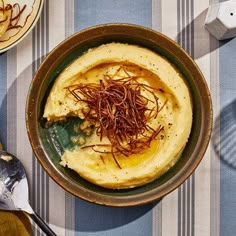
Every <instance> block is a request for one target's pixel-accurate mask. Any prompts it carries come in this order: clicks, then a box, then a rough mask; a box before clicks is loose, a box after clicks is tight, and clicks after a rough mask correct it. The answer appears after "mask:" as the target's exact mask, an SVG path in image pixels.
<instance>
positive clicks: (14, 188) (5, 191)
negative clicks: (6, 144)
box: [0, 144, 56, 236]
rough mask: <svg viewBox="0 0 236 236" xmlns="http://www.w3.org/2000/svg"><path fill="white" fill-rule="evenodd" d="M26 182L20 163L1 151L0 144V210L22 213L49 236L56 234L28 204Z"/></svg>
mask: <svg viewBox="0 0 236 236" xmlns="http://www.w3.org/2000/svg"><path fill="white" fill-rule="evenodd" d="M28 193H29V190H28V181H27V178H26V174H25V169H24V167H23V165H22V163H21V162H20V161H19V160H18V159H17V158H16V157H15V156H13V155H12V154H10V153H7V152H5V151H3V150H1V144H0V210H10V211H24V212H26V213H28V214H29V216H30V217H31V218H32V220H33V221H34V222H35V223H37V225H38V226H39V227H40V228H41V230H42V231H43V232H44V233H45V234H46V235H49V236H56V234H55V233H54V232H53V231H52V229H50V228H49V226H48V225H47V224H46V223H45V222H44V221H43V219H42V218H41V217H40V216H39V215H37V214H36V213H35V212H34V211H33V209H32V208H31V206H30V204H29V199H28V195H29V194H28Z"/></svg>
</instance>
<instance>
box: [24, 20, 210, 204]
mask: <svg viewBox="0 0 236 236" xmlns="http://www.w3.org/2000/svg"><path fill="white" fill-rule="evenodd" d="M119 27H123V28H130V29H131V28H132V29H133V30H138V31H144V32H146V33H148V34H150V35H153V36H155V35H156V36H158V37H160V38H162V39H164V40H166V41H168V43H169V44H170V45H171V46H172V47H174V48H175V49H176V50H178V54H179V55H181V56H183V58H184V60H185V61H186V63H190V64H191V65H192V66H193V67H194V69H195V73H196V74H197V75H198V77H200V78H201V79H200V80H199V81H197V83H200V84H201V86H202V87H203V88H204V90H205V97H204V99H205V101H206V102H207V104H204V105H205V107H206V108H207V109H206V108H205V109H204V107H203V105H202V104H200V105H201V110H202V111H204V112H205V115H206V114H207V115H206V116H203V114H202V117H201V118H202V122H203V123H202V126H201V132H203V131H204V139H203V140H200V141H199V140H198V141H197V144H196V146H197V148H198V149H197V151H198V152H197V153H196V148H195V149H194V151H195V154H196V155H197V158H195V159H194V160H193V161H192V162H191V163H187V164H186V165H185V166H183V168H181V170H180V171H179V172H178V173H177V175H175V176H174V177H179V178H173V180H172V178H171V179H170V181H168V182H165V183H164V184H163V185H161V186H158V190H159V191H158V192H157V191H156V189H155V188H154V189H151V190H149V191H147V192H144V193H139V194H137V195H130V196H111V195H106V194H101V193H98V192H94V191H92V190H88V189H86V188H84V187H82V186H80V187H79V192H78V191H77V189H78V186H77V185H76V184H75V183H72V182H67V179H66V178H65V176H63V175H62V173H60V172H59V171H57V170H56V167H55V166H54V165H53V164H52V161H51V160H50V159H49V158H47V157H46V155H45V152H44V149H43V146H42V145H41V144H42V143H41V141H40V139H39V138H38V137H39V133H38V129H37V128H34V127H37V116H36V114H37V112H36V110H35V109H37V106H35V104H36V98H35V92H36V91H39V87H40V86H39V85H40V84H41V83H42V81H43V79H42V77H41V76H40V73H41V71H42V69H43V68H44V67H45V66H46V64H47V63H48V61H53V60H52V59H53V58H54V57H55V56H57V51H58V50H60V49H61V48H63V47H65V45H68V43H70V42H71V41H73V40H74V39H76V38H77V37H80V36H81V35H86V34H88V33H90V32H91V31H94V32H96V35H99V34H103V33H104V28H106V29H112V28H113V30H114V31H115V30H116V29H117V28H119ZM72 47H73V46H72ZM69 50H70V49H69V48H68V49H67V51H66V52H65V53H64V55H61V57H63V56H65V55H66V53H67V52H68V51H69ZM44 78H47V76H46V75H45V77H44ZM36 87H37V90H36V89H35V88H36ZM25 120H26V129H27V134H28V138H29V141H30V144H31V146H32V149H33V152H34V154H35V156H36V158H37V160H38V161H39V163H40V164H41V166H42V167H43V169H44V170H45V171H46V172H47V174H48V175H49V176H50V177H51V178H52V179H53V180H54V181H55V182H56V183H57V184H59V185H60V186H61V187H62V188H63V189H64V190H66V191H67V192H69V193H71V194H73V195H74V196H76V197H79V198H81V199H83V200H86V201H89V202H92V203H96V204H100V205H106V206H115V207H124V206H136V205H143V204H147V203H150V202H153V201H155V200H160V199H161V198H163V197H164V196H166V195H167V194H169V193H170V192H172V191H174V190H175V189H177V188H178V187H179V186H180V185H181V184H183V183H184V182H185V180H187V179H188V178H189V176H190V175H191V174H192V173H193V172H194V170H195V169H196V168H197V166H198V165H199V163H200V162H201V160H202V158H203V156H204V154H205V152H206V150H207V147H208V144H209V142H210V137H211V132H212V123H213V109H212V101H211V95H210V91H209V88H208V85H207V82H206V80H205V78H204V76H203V74H202V72H201V70H200V68H199V67H198V65H197V64H196V63H195V61H194V60H193V59H192V58H191V56H190V55H189V54H188V53H187V52H186V51H185V50H184V49H183V48H182V47H181V46H180V45H179V44H178V43H177V42H175V41H174V40H172V39H170V38H169V37H168V36H166V35H164V34H162V33H160V32H157V31H155V30H153V29H150V28H148V27H145V26H140V25H136V24H128V23H108V24H99V25H95V26H92V27H89V28H86V29H84V30H81V31H79V32H77V33H75V34H73V35H71V36H70V37H68V38H66V39H65V40H63V41H62V42H61V43H59V44H58V45H57V46H56V47H55V48H54V49H53V50H52V51H51V52H50V53H49V54H48V55H47V56H46V58H45V59H44V61H43V62H42V63H41V65H40V66H39V68H38V70H37V72H36V73H35V75H34V78H33V80H32V81H31V84H30V87H29V91H28V94H27V99H26V110H25Z"/></svg>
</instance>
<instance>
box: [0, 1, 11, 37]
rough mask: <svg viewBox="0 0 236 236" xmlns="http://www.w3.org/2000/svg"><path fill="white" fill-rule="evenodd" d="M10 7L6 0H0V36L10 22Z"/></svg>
mask: <svg viewBox="0 0 236 236" xmlns="http://www.w3.org/2000/svg"><path fill="white" fill-rule="evenodd" d="M11 14H12V7H11V6H10V5H8V4H7V1H0V37H2V36H3V35H4V34H5V32H6V31H7V29H8V26H9V25H10V22H11Z"/></svg>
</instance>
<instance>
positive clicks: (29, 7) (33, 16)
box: [0, 0, 44, 53]
mask: <svg viewBox="0 0 236 236" xmlns="http://www.w3.org/2000/svg"><path fill="white" fill-rule="evenodd" d="M7 2H8V3H9V4H11V5H14V4H15V3H18V4H19V6H20V9H23V7H24V5H26V8H25V10H24V11H23V12H22V14H21V16H20V18H19V22H18V23H17V25H18V26H19V27H18V28H15V29H11V30H8V31H7V32H6V33H5V34H4V35H3V36H2V37H1V38H0V53H3V52H5V51H7V50H9V49H10V48H12V47H14V46H15V45H17V44H18V43H19V42H21V41H22V40H23V39H24V38H25V37H26V36H27V35H28V33H29V32H30V31H31V30H32V29H33V27H34V26H35V24H36V23H37V21H38V19H39V16H40V13H41V11H42V8H43V2H44V0H20V1H17V0H8V1H7ZM18 10H19V9H18V7H14V8H13V13H14V14H17V12H18Z"/></svg>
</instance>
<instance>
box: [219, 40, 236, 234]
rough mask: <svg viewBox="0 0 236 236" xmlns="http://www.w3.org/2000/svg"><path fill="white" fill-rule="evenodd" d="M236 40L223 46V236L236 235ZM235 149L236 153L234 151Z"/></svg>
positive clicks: (221, 206) (221, 81) (221, 212)
mask: <svg viewBox="0 0 236 236" xmlns="http://www.w3.org/2000/svg"><path fill="white" fill-rule="evenodd" d="M235 51H236V39H232V40H228V41H225V42H224V43H222V44H221V47H220V63H219V64H220V88H221V92H220V102H221V108H222V109H221V113H220V136H221V147H220V148H221V151H220V158H221V161H222V164H221V167H220V171H221V172H220V192H221V194H220V210H221V211H220V231H221V232H220V235H235V232H236V224H235V219H236V165H235V164H236V148H235V147H236V100H235V99H236V93H235V91H236V54H235ZM233 150H234V151H233Z"/></svg>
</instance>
